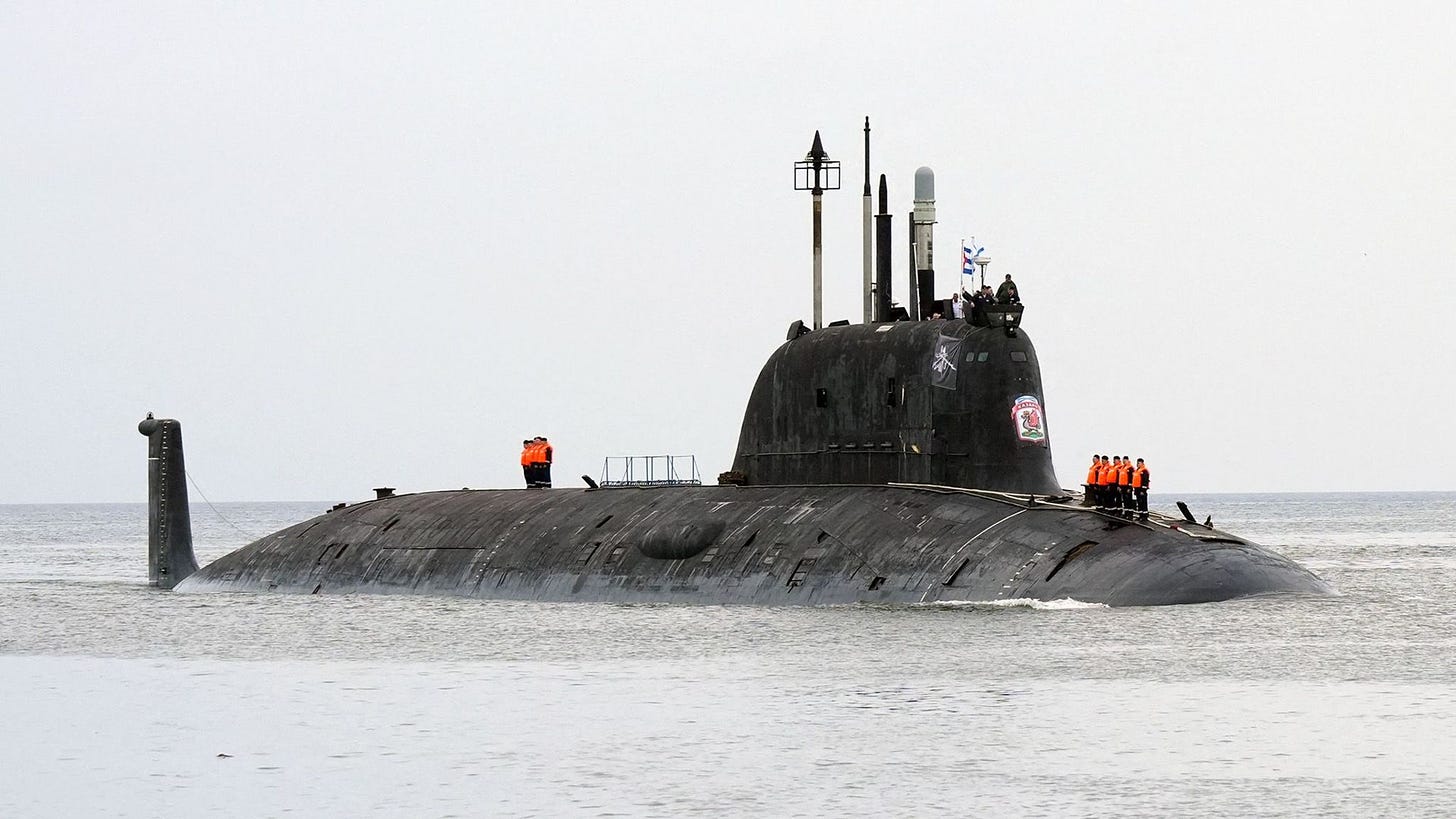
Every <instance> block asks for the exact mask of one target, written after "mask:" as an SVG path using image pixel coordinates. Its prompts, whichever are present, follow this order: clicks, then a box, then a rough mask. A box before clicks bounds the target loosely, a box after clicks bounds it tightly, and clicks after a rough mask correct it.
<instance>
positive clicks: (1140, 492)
mask: <svg viewBox="0 0 1456 819" xmlns="http://www.w3.org/2000/svg"><path fill="white" fill-rule="evenodd" d="M1152 484H1153V473H1151V472H1149V471H1148V468H1147V467H1146V466H1144V465H1143V459H1142V458H1138V459H1137V468H1136V469H1134V470H1133V471H1132V494H1133V496H1134V497H1135V498H1137V516H1138V520H1147V519H1148V487H1149V486H1152Z"/></svg>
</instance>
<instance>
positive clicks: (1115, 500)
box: [1107, 455, 1123, 513]
mask: <svg viewBox="0 0 1456 819" xmlns="http://www.w3.org/2000/svg"><path fill="white" fill-rule="evenodd" d="M1121 481H1123V459H1121V458H1118V456H1117V455H1114V456H1112V479H1111V481H1108V482H1107V495H1108V497H1107V507H1108V509H1111V510H1112V512H1114V513H1121V512H1123V488H1121Z"/></svg>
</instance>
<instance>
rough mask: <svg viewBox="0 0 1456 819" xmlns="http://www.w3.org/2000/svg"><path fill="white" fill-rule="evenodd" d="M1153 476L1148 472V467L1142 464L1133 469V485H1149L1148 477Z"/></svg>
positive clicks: (1140, 487)
mask: <svg viewBox="0 0 1456 819" xmlns="http://www.w3.org/2000/svg"><path fill="white" fill-rule="evenodd" d="M1151 477H1152V474H1151V473H1150V472H1148V468H1147V467H1146V466H1140V467H1138V468H1137V469H1134V470H1133V471H1132V487H1133V488H1134V489H1142V488H1143V487H1145V486H1147V485H1148V483H1149V480H1148V479H1149V478H1151Z"/></svg>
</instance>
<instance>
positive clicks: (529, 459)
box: [521, 438, 536, 489]
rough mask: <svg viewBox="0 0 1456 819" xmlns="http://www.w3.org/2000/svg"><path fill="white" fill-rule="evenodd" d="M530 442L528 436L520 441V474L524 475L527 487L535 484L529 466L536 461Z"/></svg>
mask: <svg viewBox="0 0 1456 819" xmlns="http://www.w3.org/2000/svg"><path fill="white" fill-rule="evenodd" d="M532 443H533V442H532V441H531V440H530V439H529V438H528V439H526V440H524V441H522V442H521V474H523V475H525V476H526V488H527V489H529V488H531V487H532V486H535V484H536V481H535V480H534V479H533V477H532V475H531V468H532V466H533V465H534V464H535V463H536V456H535V453H533V452H532V451H531V444H532Z"/></svg>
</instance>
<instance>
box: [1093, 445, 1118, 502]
mask: <svg viewBox="0 0 1456 819" xmlns="http://www.w3.org/2000/svg"><path fill="white" fill-rule="evenodd" d="M1116 482H1117V473H1116V472H1113V471H1112V464H1111V463H1109V462H1108V460H1107V456H1106V455H1103V456H1102V471H1101V472H1099V473H1098V474H1097V505H1098V506H1099V507H1102V508H1107V507H1108V506H1111V505H1112V493H1113V492H1114V491H1115V490H1113V488H1112V487H1113V485H1114V484H1115V483H1116Z"/></svg>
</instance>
